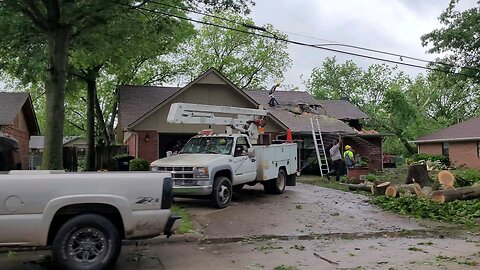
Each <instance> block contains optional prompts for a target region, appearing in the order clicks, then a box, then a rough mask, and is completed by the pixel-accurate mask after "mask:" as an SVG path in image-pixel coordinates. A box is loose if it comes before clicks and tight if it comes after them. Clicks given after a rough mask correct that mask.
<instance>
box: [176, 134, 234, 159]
mask: <svg viewBox="0 0 480 270" xmlns="http://www.w3.org/2000/svg"><path fill="white" fill-rule="evenodd" d="M232 145H233V138H230V137H197V138H192V139H190V141H188V142H187V144H185V146H184V147H183V148H182V151H180V153H181V154H182V153H183V154H206V153H207V154H222V155H230V154H231V153H232Z"/></svg>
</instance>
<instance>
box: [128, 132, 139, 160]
mask: <svg viewBox="0 0 480 270" xmlns="http://www.w3.org/2000/svg"><path fill="white" fill-rule="evenodd" d="M125 144H126V145H127V147H128V154H129V155H130V156H133V157H137V141H136V135H135V134H133V133H132V134H130V136H129V137H128V138H127V141H126V142H125Z"/></svg>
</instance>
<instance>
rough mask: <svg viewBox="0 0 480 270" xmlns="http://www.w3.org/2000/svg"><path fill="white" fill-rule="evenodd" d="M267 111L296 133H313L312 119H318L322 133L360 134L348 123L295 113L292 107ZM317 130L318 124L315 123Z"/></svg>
mask: <svg viewBox="0 0 480 270" xmlns="http://www.w3.org/2000/svg"><path fill="white" fill-rule="evenodd" d="M267 110H268V111H269V112H270V113H271V114H272V115H273V116H274V117H275V118H277V119H278V120H280V121H281V122H282V123H283V124H285V125H286V126H287V127H288V128H290V130H291V131H292V132H294V133H311V132H312V125H311V122H310V119H311V118H314V121H315V118H318V120H319V123H320V128H321V131H322V133H337V132H339V133H354V134H356V133H358V132H357V131H356V130H354V129H353V128H351V127H350V126H348V125H347V124H346V123H344V122H342V121H340V120H338V119H335V118H332V117H329V116H326V115H321V114H317V113H295V112H292V110H291V107H290V106H281V105H280V106H275V107H267ZM314 126H315V129H316V127H317V123H316V122H314Z"/></svg>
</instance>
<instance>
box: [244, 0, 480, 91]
mask: <svg viewBox="0 0 480 270" xmlns="http://www.w3.org/2000/svg"><path fill="white" fill-rule="evenodd" d="M448 3H449V0H256V5H255V6H254V7H253V8H252V13H251V14H250V16H251V17H252V18H253V20H254V21H255V23H256V24H257V25H264V24H272V25H274V27H275V28H276V29H278V30H280V31H282V32H284V33H287V34H288V35H289V38H290V40H297V41H302V42H306V43H312V44H319V43H325V40H328V41H334V42H338V43H346V44H349V45H355V46H361V47H367V48H371V49H376V50H382V51H388V52H393V53H397V54H402V55H407V56H412V57H417V58H421V59H425V60H434V59H435V55H431V54H426V50H427V49H428V48H425V47H422V44H421V41H420V37H421V36H422V35H424V34H426V33H429V32H431V31H432V30H434V29H437V28H439V27H440V26H441V25H440V23H439V22H438V16H439V15H440V14H441V12H442V11H443V10H444V9H445V8H446V7H447V6H448ZM474 5H476V0H460V6H459V7H460V8H467V7H472V6H474ZM292 33H293V34H292ZM295 34H299V35H304V36H311V37H314V38H318V39H312V38H306V37H302V36H298V35H295ZM331 48H335V49H342V50H345V48H342V47H333V46H331ZM350 50H351V49H350ZM357 52H360V53H365V52H362V51H357ZM289 53H290V57H291V59H292V60H293V66H292V68H290V69H289V70H288V71H287V72H286V74H285V80H284V81H283V84H284V85H294V86H298V87H299V88H300V90H304V89H305V86H304V84H303V81H305V80H306V79H308V77H309V76H310V74H311V72H312V69H313V68H314V67H320V66H321V64H322V62H323V60H324V59H325V58H326V57H332V56H336V57H337V60H338V61H339V62H344V61H346V60H353V61H354V62H355V63H357V64H358V65H359V66H361V67H363V68H365V67H367V66H369V65H371V64H375V63H381V62H378V61H374V60H367V59H363V58H358V57H354V56H348V55H340V54H334V53H331V52H327V51H322V50H318V49H314V48H307V47H300V46H295V45H289ZM376 56H380V57H386V56H382V55H376ZM390 59H392V60H397V61H398V60H399V59H398V58H396V59H395V58H390ZM416 64H422V63H419V62H417V63H416ZM401 70H403V71H405V72H406V73H407V74H409V75H411V76H415V75H417V74H419V73H421V72H424V71H422V70H421V69H417V68H410V67H401ZM301 77H303V79H301Z"/></svg>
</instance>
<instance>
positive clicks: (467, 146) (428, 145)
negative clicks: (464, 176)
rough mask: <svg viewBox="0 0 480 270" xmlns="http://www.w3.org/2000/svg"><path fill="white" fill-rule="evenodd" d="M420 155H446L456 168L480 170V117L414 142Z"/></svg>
mask: <svg viewBox="0 0 480 270" xmlns="http://www.w3.org/2000/svg"><path fill="white" fill-rule="evenodd" d="M413 142H414V143H415V144H417V147H418V153H424V154H430V155H444V156H448V157H449V158H450V161H451V162H452V164H454V165H455V166H462V165H464V166H466V167H469V168H476V169H480V117H477V118H472V119H470V120H467V121H465V122H461V123H458V124H456V125H453V126H450V127H448V128H444V129H441V130H438V131H435V132H434V133H432V134H429V135H427V136H423V137H420V138H418V139H417V140H415V141H413Z"/></svg>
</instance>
